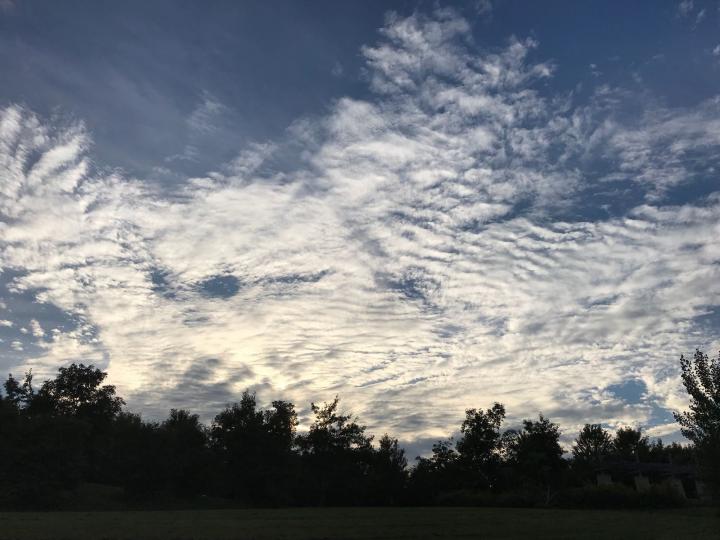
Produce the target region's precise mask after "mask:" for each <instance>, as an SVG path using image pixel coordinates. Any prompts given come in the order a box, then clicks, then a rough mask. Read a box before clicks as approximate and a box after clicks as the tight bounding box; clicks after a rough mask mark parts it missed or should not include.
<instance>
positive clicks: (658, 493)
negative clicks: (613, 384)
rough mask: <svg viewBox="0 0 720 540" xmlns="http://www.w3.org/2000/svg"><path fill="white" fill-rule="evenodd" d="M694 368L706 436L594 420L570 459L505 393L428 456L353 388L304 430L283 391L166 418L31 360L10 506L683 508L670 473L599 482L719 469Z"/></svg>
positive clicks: (0, 469) (540, 422)
mask: <svg viewBox="0 0 720 540" xmlns="http://www.w3.org/2000/svg"><path fill="white" fill-rule="evenodd" d="M681 366H682V369H683V382H684V383H685V386H686V388H687V390H688V393H689V394H690V397H691V403H690V411H689V412H685V413H681V414H680V413H679V414H677V418H678V421H679V422H680V424H681V426H682V428H683V433H684V434H685V435H686V436H687V437H688V438H689V439H690V440H692V441H693V442H694V444H695V446H694V447H692V446H682V445H679V444H677V443H673V444H671V445H664V444H663V442H662V441H660V440H656V441H654V442H650V441H649V439H648V438H647V437H646V436H644V435H643V434H642V432H641V431H640V430H639V429H633V428H629V427H626V428H620V429H619V430H617V432H616V433H615V434H614V436H612V435H611V434H610V433H609V432H608V431H606V430H605V429H603V428H602V426H600V425H598V424H586V425H585V427H584V428H583V429H582V431H581V432H580V434H579V435H578V437H577V439H576V441H575V444H574V445H573V446H572V457H571V458H569V459H566V458H565V457H563V452H564V451H563V449H562V447H561V446H560V436H561V433H560V429H559V427H558V425H557V424H555V423H553V422H551V421H550V420H548V419H547V418H545V417H543V416H542V415H540V416H539V418H538V419H537V420H524V421H523V423H522V428H521V429H519V430H505V431H503V422H504V420H505V408H504V407H503V406H502V405H501V404H499V403H495V404H494V405H493V406H492V407H490V408H488V409H485V410H482V409H467V410H466V411H465V419H464V420H463V422H462V424H461V425H460V429H459V435H458V437H457V440H456V441H455V440H453V439H452V438H451V439H447V440H440V441H438V442H437V443H436V444H435V445H433V448H432V453H431V455H429V456H428V457H419V458H417V460H416V464H415V466H414V467H412V468H408V463H407V459H406V457H405V451H404V450H403V449H402V448H401V447H400V446H399V444H398V440H397V439H395V438H393V437H391V436H389V435H387V434H385V435H383V437H381V438H380V439H379V440H378V441H377V442H376V443H375V444H373V443H374V440H373V437H372V436H371V435H369V434H368V433H367V432H366V428H365V426H363V425H362V424H361V423H360V422H359V421H358V420H357V418H355V417H354V416H353V415H352V414H351V413H347V412H343V411H342V410H341V409H340V401H339V399H338V398H337V397H335V399H334V400H332V401H331V402H329V403H324V404H322V405H316V404H314V403H313V404H311V410H312V413H313V415H314V419H313V422H312V424H311V425H310V426H309V429H308V430H307V431H306V432H304V433H301V434H298V433H297V432H296V429H297V426H298V419H297V414H296V412H295V406H294V405H293V404H292V403H289V402H287V401H274V402H272V404H271V406H270V407H269V408H267V409H263V408H261V407H259V406H258V403H257V398H256V396H255V395H254V394H252V393H249V392H245V393H243V394H242V395H241V396H240V400H239V401H238V402H237V403H234V404H231V405H228V406H227V407H226V408H225V409H224V410H223V411H221V412H220V413H219V414H218V415H217V416H216V417H215V418H214V420H213V421H212V423H211V424H210V426H207V427H206V426H205V425H203V424H202V423H201V422H200V419H199V417H198V416H197V415H195V414H192V413H191V412H189V411H186V410H183V409H173V410H171V411H170V413H169V416H168V418H167V419H165V420H164V421H162V422H148V421H145V420H143V419H142V418H141V417H140V416H138V415H135V414H132V413H129V412H127V411H124V410H123V406H124V401H123V400H122V398H120V397H119V396H117V395H116V392H115V387H113V386H111V385H105V384H103V383H104V381H105V378H106V374H105V373H103V372H102V371H100V370H99V369H96V368H95V367H94V366H85V365H83V364H72V365H70V366H69V367H66V368H61V369H60V370H59V372H58V375H57V377H56V378H54V379H52V380H49V381H46V382H44V383H43V384H42V385H41V386H40V387H39V388H38V389H36V388H35V387H34V385H33V378H32V374H31V373H27V374H26V375H25V377H24V378H23V379H22V380H18V379H16V378H14V377H13V376H12V375H10V376H9V377H8V379H7V380H6V381H5V383H4V385H3V387H4V392H3V393H0V507H2V508H48V509H53V508H77V507H82V506H83V505H85V507H87V506H88V503H87V502H85V503H81V502H78V501H87V497H88V496H87V493H112V494H114V495H113V497H116V498H118V501H117V504H124V505H126V506H133V507H148V506H158V505H159V506H162V505H168V504H176V505H177V504H180V502H181V501H185V502H186V504H189V505H193V506H203V505H206V506H207V505H213V504H225V505H227V504H230V505H252V506H259V505H261V506H287V505H398V504H419V505H433V504H438V505H496V506H536V505H543V506H545V505H552V504H556V505H564V506H578V507H626V508H630V507H637V508H646V507H662V506H672V505H676V504H678V498H677V496H676V494H675V492H671V490H670V491H668V489H669V488H668V486H667V485H666V486H664V487H659V485H654V486H652V487H651V488H650V489H648V490H646V491H645V492H643V493H639V492H637V491H635V490H634V489H631V488H629V487H627V486H626V487H623V486H621V485H613V486H595V485H594V484H595V477H596V474H597V471H599V470H613V467H615V468H616V469H617V470H619V471H621V472H622V471H625V470H639V467H640V466H641V465H642V466H644V467H646V468H647V470H650V471H653V470H657V471H667V470H668V467H670V466H680V467H685V468H686V469H688V468H692V467H694V465H695V464H696V463H697V462H698V460H700V462H701V464H702V466H703V470H704V471H710V473H712V471H715V474H716V471H717V448H718V445H717V437H718V410H717V406H718V403H720V399H718V390H719V388H720V385H719V384H718V376H719V375H718V374H719V372H720V361H715V360H713V361H710V360H708V358H707V357H706V356H705V355H703V354H702V353H700V352H699V351H698V352H697V353H696V355H695V359H694V362H690V361H687V360H685V359H684V358H683V359H682V361H681ZM713 452H714V453H713ZM713 460H715V461H713ZM628 467H629V468H628ZM632 467H635V469H632ZM713 467H715V469H713ZM683 470H684V469H683ZM710 473H708V478H713V477H712V474H710ZM626 483H627V482H626ZM83 494H85V495H83ZM118 494H119V495H118ZM83 497H84V498H83ZM73 501H74V502H73ZM212 501H215V502H214V503H213V502H212ZM103 504H105V503H102V502H97V503H96V502H94V501H93V502H92V504H90V506H93V505H95V506H102V505H103ZM113 504H115V503H113Z"/></svg>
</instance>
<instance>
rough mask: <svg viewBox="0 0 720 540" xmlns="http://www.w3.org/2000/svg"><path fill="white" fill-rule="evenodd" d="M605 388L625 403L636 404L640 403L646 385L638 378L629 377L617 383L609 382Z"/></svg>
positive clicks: (645, 390)
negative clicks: (627, 379)
mask: <svg viewBox="0 0 720 540" xmlns="http://www.w3.org/2000/svg"><path fill="white" fill-rule="evenodd" d="M607 390H608V391H609V392H612V394H614V395H615V396H616V397H618V398H620V399H622V400H623V401H625V402H626V403H631V404H636V403H642V401H643V398H644V395H645V393H646V392H647V386H645V383H644V382H643V381H641V380H640V379H630V380H629V381H626V382H622V383H619V384H611V385H610V386H608V387H607Z"/></svg>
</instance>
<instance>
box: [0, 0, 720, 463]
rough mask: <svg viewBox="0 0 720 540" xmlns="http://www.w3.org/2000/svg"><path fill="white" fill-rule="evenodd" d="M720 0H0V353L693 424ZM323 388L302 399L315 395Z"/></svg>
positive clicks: (375, 411)
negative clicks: (686, 359)
mask: <svg viewBox="0 0 720 540" xmlns="http://www.w3.org/2000/svg"><path fill="white" fill-rule="evenodd" d="M719 30H720V3H718V2H716V1H712V2H701V1H699V0H695V1H688V0H685V1H683V2H645V3H644V2H632V3H629V2H616V3H607V2H583V3H579V2H552V3H540V2H514V1H509V0H508V1H497V2H491V1H478V2H474V3H458V4H453V3H446V2H445V3H444V2H386V3H380V2H311V3H300V2H287V3H285V2H273V3H269V2H242V3H235V2H227V3H223V2H215V3H212V4H208V3H201V2H172V3H171V2H152V3H147V2H123V3H116V2H92V3H90V2H63V3H59V2H39V1H34V2H33V1H27V2H19V1H12V0H2V1H0V77H1V78H2V84H1V85H0V188H1V189H0V248H1V249H2V251H1V252H0V253H1V255H0V264H1V267H2V273H0V300H1V301H2V303H0V339H1V340H2V341H0V351H1V352H2V356H0V367H1V368H2V369H3V371H6V372H10V371H12V372H14V373H18V372H22V371H24V370H26V369H29V368H32V369H33V371H34V372H36V373H37V374H38V376H39V377H41V378H42V377H43V376H48V375H51V374H52V373H53V372H54V370H55V369H56V368H57V367H58V366H61V365H64V364H67V363H68V362H70V361H75V360H81V361H85V362H93V363H95V364H97V365H99V366H101V367H103V368H104V369H107V370H108V371H109V373H110V378H111V380H112V381H113V382H114V383H115V384H117V385H118V387H119V389H120V391H121V393H122V394H123V395H125V396H127V397H128V401H129V404H130V406H131V408H133V409H135V410H138V411H141V412H143V413H144V414H145V415H146V416H149V417H160V416H163V415H164V414H166V411H167V409H169V408H170V407H177V406H186V407H190V408H192V409H194V410H197V411H198V412H200V413H202V414H203V415H204V416H205V417H206V418H207V417H209V415H211V414H213V413H214V412H216V411H217V410H218V409H219V408H220V407H222V406H223V405H224V404H225V403H228V402H230V401H232V400H234V399H235V398H236V397H237V396H238V395H239V393H240V392H241V391H242V390H244V389H245V388H251V389H254V390H256V391H257V392H258V396H259V398H260V400H261V401H262V402H269V401H271V400H272V399H276V398H278V397H283V398H288V399H294V400H295V401H296V402H297V403H298V404H299V406H300V408H301V409H303V410H304V409H306V408H307V407H306V405H307V402H308V401H309V400H316V401H321V400H327V399H331V398H332V397H333V396H334V395H335V394H336V393H337V394H340V395H341V397H342V398H343V399H344V402H345V404H346V405H347V407H349V408H351V409H353V410H354V411H355V412H357V413H358V414H359V415H360V416H361V418H362V419H363V420H364V421H365V422H366V423H367V424H368V426H369V427H370V428H371V429H372V430H373V431H376V432H378V433H379V432H382V431H385V430H387V431H389V432H391V433H394V434H396V435H397V436H399V437H400V438H401V439H402V440H403V442H405V443H406V444H408V445H410V446H411V447H412V448H418V449H419V450H422V449H423V448H425V447H426V446H427V441H429V440H432V439H434V438H437V437H439V436H441V435H443V434H446V433H447V431H448V429H449V428H453V427H457V425H459V422H460V419H461V418H462V412H463V409H464V408H465V407H487V406H489V405H491V404H492V402H493V401H495V400H498V401H502V402H503V403H505V404H506V406H507V407H508V410H509V413H510V415H511V418H510V421H511V422H518V421H519V420H520V419H521V418H523V417H528V416H530V415H535V414H537V413H538V412H543V413H544V414H546V415H547V416H550V417H551V418H552V419H554V420H555V421H558V422H559V423H561V425H562V427H563V429H564V430H565V432H566V434H567V436H568V437H570V436H572V435H574V433H576V432H577V430H578V429H579V427H580V426H581V424H582V423H584V422H585V421H588V422H602V423H604V424H606V425H607V426H609V427H616V426H619V425H627V424H630V425H637V426H642V427H643V428H645V429H647V430H648V431H649V432H650V433H651V434H653V435H656V436H663V437H665V438H666V439H667V438H670V439H674V438H676V437H678V434H677V429H676V427H675V425H674V424H673V423H672V421H671V417H670V411H671V410H673V409H678V408H681V407H683V406H684V403H685V402H684V397H683V393H682V389H681V387H680V386H679V379H678V369H677V368H678V365H677V359H678V357H679V355H680V354H681V353H689V352H691V351H692V350H693V349H694V348H695V347H703V348H705V349H717V348H718V346H719V345H720V342H719V341H718V337H719V334H720V286H718V283H720V281H719V280H718V277H720V265H719V264H718V262H719V261H720V242H718V241H717V238H718V236H720V186H719V183H718V166H720V37H719V36H720V32H719ZM306 412H307V411H306V410H304V413H306Z"/></svg>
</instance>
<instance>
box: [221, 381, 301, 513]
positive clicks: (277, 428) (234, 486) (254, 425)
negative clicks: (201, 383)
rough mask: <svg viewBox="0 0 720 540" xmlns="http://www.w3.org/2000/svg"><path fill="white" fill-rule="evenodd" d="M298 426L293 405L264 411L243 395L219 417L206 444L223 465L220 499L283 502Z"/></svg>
mask: <svg viewBox="0 0 720 540" xmlns="http://www.w3.org/2000/svg"><path fill="white" fill-rule="evenodd" d="M296 426H297V415H296V414H295V408H294V406H293V405H292V403H288V402H285V401H275V402H273V409H271V410H269V411H262V410H259V409H258V408H257V400H256V398H255V394H251V393H249V392H247V391H246V392H244V393H243V395H242V397H241V399H240V402H239V403H235V404H233V405H232V406H231V407H228V408H226V409H225V410H224V411H222V412H221V413H220V414H218V415H217V416H216V417H215V420H214V421H213V424H212V426H211V428H210V440H211V445H212V447H213V449H214V450H215V452H216V455H217V456H218V458H219V459H220V462H221V463H222V465H223V472H222V473H221V479H220V481H219V483H220V484H221V485H222V486H223V488H222V490H221V493H223V494H224V495H226V496H231V497H235V498H241V499H243V500H245V501H247V502H253V501H256V502H257V501H261V502H264V503H277V502H279V499H280V498H282V497H283V496H286V495H283V490H285V492H286V491H287V489H289V488H287V484H288V478H287V476H288V474H289V473H290V469H291V466H292V464H291V455H290V454H291V452H292V447H293V441H294V436H295V427H296Z"/></svg>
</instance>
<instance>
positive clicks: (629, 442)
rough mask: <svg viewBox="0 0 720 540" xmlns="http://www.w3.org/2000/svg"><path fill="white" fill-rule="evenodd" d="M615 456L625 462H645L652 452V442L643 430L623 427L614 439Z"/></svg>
mask: <svg viewBox="0 0 720 540" xmlns="http://www.w3.org/2000/svg"><path fill="white" fill-rule="evenodd" d="M612 444H613V456H614V457H616V458H619V459H622V460H625V461H644V460H645V459H646V458H647V456H648V454H649V452H650V441H649V439H648V438H647V437H644V436H643V434H642V430H641V429H633V428H631V427H621V428H620V429H618V430H617V431H616V432H615V437H614V438H613V443H612Z"/></svg>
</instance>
